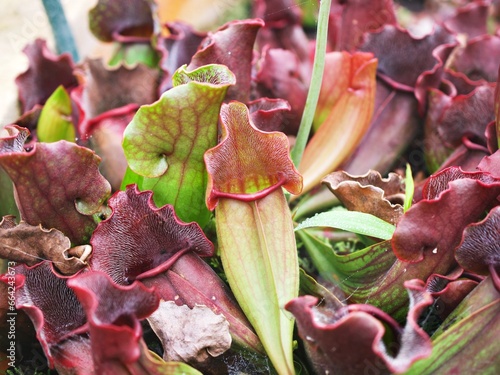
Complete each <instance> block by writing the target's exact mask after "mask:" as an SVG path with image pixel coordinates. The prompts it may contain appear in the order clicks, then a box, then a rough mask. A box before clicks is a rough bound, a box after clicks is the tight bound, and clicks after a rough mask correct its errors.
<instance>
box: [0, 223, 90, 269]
mask: <svg viewBox="0 0 500 375" xmlns="http://www.w3.org/2000/svg"><path fill="white" fill-rule="evenodd" d="M91 249H92V248H91V247H90V246H89V245H82V246H76V247H73V248H71V241H70V240H69V238H68V237H66V236H65V235H64V234H63V233H62V232H60V231H58V230H57V229H49V230H47V229H44V228H42V226H41V225H38V226H33V225H29V224H27V223H26V222H24V221H21V222H20V223H19V224H16V223H15V221H14V217H13V216H5V217H3V219H2V221H1V222H0V258H5V259H9V260H11V261H14V262H19V263H24V264H26V265H28V266H33V265H35V264H37V263H40V262H41V261H43V260H50V261H51V262H53V263H54V266H55V267H56V268H57V269H58V270H59V271H60V272H61V273H63V274H65V275H71V274H74V273H75V272H77V271H78V270H80V269H81V268H83V267H85V266H86V262H85V261H86V259H87V258H88V256H89V255H90V253H91Z"/></svg>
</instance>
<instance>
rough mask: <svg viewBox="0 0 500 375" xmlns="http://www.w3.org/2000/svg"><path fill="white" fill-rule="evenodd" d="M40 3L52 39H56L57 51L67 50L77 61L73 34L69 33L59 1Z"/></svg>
mask: <svg viewBox="0 0 500 375" xmlns="http://www.w3.org/2000/svg"><path fill="white" fill-rule="evenodd" d="M42 3H43V7H44V8H45V13H46V14H47V17H48V19H49V22H50V26H51V27H52V33H53V34H54V39H55V40H56V48H57V53H58V54H61V53H64V52H68V53H69V54H70V55H71V57H72V58H73V61H78V60H79V59H80V58H79V56H78V51H77V49H76V44H75V40H74V39H73V34H72V33H71V29H70V27H69V25H68V21H67V19H66V16H65V14H64V9H63V7H62V5H61V1H60V0H42Z"/></svg>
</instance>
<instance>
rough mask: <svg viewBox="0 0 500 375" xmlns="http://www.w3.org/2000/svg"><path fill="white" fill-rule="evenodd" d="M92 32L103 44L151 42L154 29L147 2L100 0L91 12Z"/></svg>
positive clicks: (145, 0)
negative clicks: (113, 42)
mask: <svg viewBox="0 0 500 375" xmlns="http://www.w3.org/2000/svg"><path fill="white" fill-rule="evenodd" d="M89 25H90V31H92V33H93V34H94V36H95V37H96V38H97V39H99V40H101V41H103V42H112V41H118V42H143V41H149V39H150V37H151V35H152V33H153V28H154V22H153V14H152V12H151V5H150V2H149V1H147V0H125V1H123V0H99V1H98V2H97V4H96V5H95V7H94V8H92V9H91V10H90V11H89Z"/></svg>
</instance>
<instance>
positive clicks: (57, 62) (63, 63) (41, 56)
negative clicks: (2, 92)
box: [16, 39, 78, 113]
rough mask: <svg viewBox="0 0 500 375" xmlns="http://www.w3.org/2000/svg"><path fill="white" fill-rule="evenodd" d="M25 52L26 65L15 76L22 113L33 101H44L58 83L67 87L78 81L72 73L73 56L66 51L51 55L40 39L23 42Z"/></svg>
mask: <svg viewBox="0 0 500 375" xmlns="http://www.w3.org/2000/svg"><path fill="white" fill-rule="evenodd" d="M24 53H25V54H26V55H27V57H28V60H29V68H28V70H26V71H25V72H24V73H22V74H20V75H19V76H18V77H17V78H16V84H17V86H18V89H19V101H20V102H21V112H22V113H24V112H26V111H29V110H30V109H32V108H33V107H34V106H35V105H36V104H44V103H45V101H46V100H47V99H48V98H49V96H50V95H51V94H52V92H54V90H55V89H56V88H57V87H59V86H60V85H63V86H64V87H65V88H66V89H71V88H73V87H76V86H77V85H78V82H77V80H76V77H75V76H74V75H73V69H74V66H73V60H72V59H71V56H70V55H69V54H68V53H66V54H62V55H60V56H56V55H54V54H53V53H52V52H50V51H49V50H48V48H47V45H46V43H45V41H44V40H42V39H36V40H35V41H34V42H33V43H32V44H29V45H28V46H26V48H25V49H24Z"/></svg>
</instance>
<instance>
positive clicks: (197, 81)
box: [123, 64, 235, 227]
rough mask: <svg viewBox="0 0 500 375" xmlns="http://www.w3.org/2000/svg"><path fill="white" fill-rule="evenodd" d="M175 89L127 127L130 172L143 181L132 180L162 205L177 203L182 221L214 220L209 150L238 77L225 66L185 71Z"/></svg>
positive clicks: (181, 71)
mask: <svg viewBox="0 0 500 375" xmlns="http://www.w3.org/2000/svg"><path fill="white" fill-rule="evenodd" d="M172 80H173V84H174V87H173V88H172V89H170V90H168V91H167V92H165V93H164V94H163V95H162V96H161V98H160V99H159V100H158V101H157V102H155V103H153V104H151V105H145V106H142V107H141V108H140V109H139V110H138V111H137V113H136V115H135V116H134V118H133V120H132V121H131V123H130V124H129V125H128V126H127V128H126V129H125V133H124V140H123V149H124V152H125V156H126V158H127V161H128V164H129V167H130V169H131V170H132V171H133V172H134V173H136V174H137V175H138V176H142V181H141V178H139V177H137V178H135V179H134V178H129V177H131V174H130V173H129V174H128V175H127V176H126V180H127V182H136V183H138V186H139V189H141V190H145V189H147V190H152V191H153V193H154V195H153V199H154V201H155V203H156V205H157V206H163V205H165V204H172V205H173V206H174V208H175V212H176V213H177V215H178V216H179V218H180V219H181V220H182V221H185V222H191V221H197V222H198V223H199V224H200V225H201V226H202V227H203V226H204V225H205V224H206V223H207V222H208V221H209V219H210V212H209V211H208V209H207V208H206V206H205V201H204V198H205V190H206V186H207V172H206V170H205V164H204V161H203V154H204V153H205V151H206V150H207V149H209V148H211V147H213V146H215V145H216V143H217V122H218V117H219V110H220V106H221V103H222V101H223V100H224V97H225V95H226V91H227V89H228V87H229V86H230V85H232V84H234V82H235V78H234V75H233V74H232V73H231V71H229V70H228V69H227V68H226V67H225V66H223V65H215V64H214V65H206V66H203V67H200V68H198V69H196V70H193V71H190V72H188V71H186V67H185V66H183V67H181V68H179V69H178V70H177V71H176V72H175V74H174V76H173V78H172Z"/></svg>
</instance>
